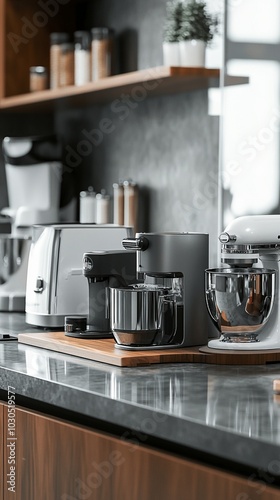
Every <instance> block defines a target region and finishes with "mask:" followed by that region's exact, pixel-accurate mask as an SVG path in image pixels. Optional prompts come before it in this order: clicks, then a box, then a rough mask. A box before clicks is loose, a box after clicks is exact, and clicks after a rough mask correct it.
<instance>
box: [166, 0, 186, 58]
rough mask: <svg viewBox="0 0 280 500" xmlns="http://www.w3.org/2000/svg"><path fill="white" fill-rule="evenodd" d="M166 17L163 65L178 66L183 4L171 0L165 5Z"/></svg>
mask: <svg viewBox="0 0 280 500" xmlns="http://www.w3.org/2000/svg"><path fill="white" fill-rule="evenodd" d="M166 10H167V17H166V23H165V29H164V41H163V64H164V65H165V66H180V59H179V57H180V56H179V40H180V36H181V22H182V15H183V2H181V1H179V2H178V1H176V0H172V1H170V2H167V5H166Z"/></svg>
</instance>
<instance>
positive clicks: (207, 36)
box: [179, 0, 218, 66]
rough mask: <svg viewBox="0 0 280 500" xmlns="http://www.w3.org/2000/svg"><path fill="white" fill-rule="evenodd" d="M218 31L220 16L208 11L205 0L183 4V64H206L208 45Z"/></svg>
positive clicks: (181, 39)
mask: <svg viewBox="0 0 280 500" xmlns="http://www.w3.org/2000/svg"><path fill="white" fill-rule="evenodd" d="M217 31H218V18H217V16H216V15H213V14H210V13H208V12H207V7H206V2H205V1H204V0H189V1H187V2H186V3H184V4H183V10H182V18H181V32H180V37H179V39H180V43H179V45H180V63H181V66H205V50H206V45H207V44H209V43H210V42H211V40H212V39H213V37H214V35H215V33H217Z"/></svg>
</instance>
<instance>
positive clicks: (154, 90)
mask: <svg viewBox="0 0 280 500" xmlns="http://www.w3.org/2000/svg"><path fill="white" fill-rule="evenodd" d="M219 75H220V72H219V70H218V69H212V68H211V69H209V68H179V67H167V66H159V67H155V68H147V69H145V70H140V71H133V72H131V73H126V74H122V75H115V76H110V77H108V78H103V79H100V80H98V81H96V82H92V83H88V84H86V85H84V86H82V87H75V86H69V87H63V88H59V89H53V90H44V91H41V92H33V93H31V94H30V93H29V94H23V95H18V96H15V97H10V98H6V99H4V100H2V101H1V102H0V108H2V109H14V110H20V109H22V110H29V109H32V108H37V109H38V110H44V109H50V108H53V109H57V108H65V107H67V106H70V105H71V106H82V105H88V104H94V103H99V104H100V103H105V102H110V101H113V100H115V99H120V98H121V96H122V94H123V93H130V94H131V98H132V99H133V92H134V90H135V89H137V88H138V85H140V86H141V88H142V89H143V92H144V93H145V92H147V96H153V95H165V94H174V93H180V92H188V91H192V90H199V89H207V88H211V87H218V86H219ZM244 83H248V78H246V77H238V76H227V79H226V85H240V84H244ZM18 93H20V92H18Z"/></svg>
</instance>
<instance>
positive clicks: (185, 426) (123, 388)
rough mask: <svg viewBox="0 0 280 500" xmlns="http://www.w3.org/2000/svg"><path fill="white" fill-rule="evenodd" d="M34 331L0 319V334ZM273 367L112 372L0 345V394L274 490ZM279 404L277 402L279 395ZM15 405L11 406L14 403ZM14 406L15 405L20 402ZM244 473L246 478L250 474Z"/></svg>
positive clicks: (279, 478)
mask: <svg viewBox="0 0 280 500" xmlns="http://www.w3.org/2000/svg"><path fill="white" fill-rule="evenodd" d="M24 331H31V332H32V331H33V332H34V333H35V332H36V331H41V330H36V329H33V328H32V327H30V326H28V325H26V324H25V323H24V315H23V314H8V313H0V333H5V332H9V333H13V334H15V335H17V334H18V333H19V332H24ZM275 378H280V363H277V364H269V365H264V366H221V365H206V364H205V365H203V364H191V363H188V364H187V363H173V364H163V365H152V366H147V367H137V368H119V367H113V366H110V365H107V364H103V363H98V362H94V361H87V360H84V359H81V358H77V357H74V356H70V355H63V354H59V353H55V352H53V351H49V350H45V349H40V348H35V347H30V346H27V345H24V344H18V343H17V342H16V341H4V342H3V341H2V342H0V391H1V399H2V400H3V399H4V400H5V394H7V391H8V386H11V387H14V389H15V392H16V395H17V396H18V398H20V400H21V401H22V398H28V399H26V401H31V400H32V401H36V402H39V403H43V404H48V405H52V407H54V408H56V409H57V415H58V416H59V411H60V410H66V411H70V412H75V414H78V415H81V416H83V417H90V418H92V419H96V421H100V422H101V421H102V422H104V423H106V424H107V425H108V424H109V425H110V424H111V425H115V426H119V428H120V429H123V434H121V437H122V438H125V437H126V436H127V435H128V430H129V436H130V438H129V439H133V440H134V441H136V442H138V443H143V444H150V442H151V440H153V439H154V440H157V441H158V443H161V444H162V447H163V448H166V449H167V450H171V451H172V450H174V447H176V446H177V447H178V449H179V450H180V453H182V454H183V455H185V456H187V457H195V458H196V459H201V460H205V457H206V456H207V457H208V460H209V461H210V463H212V464H217V465H221V464H231V465H230V468H231V466H232V467H233V469H236V470H237V471H240V470H241V471H243V473H244V474H247V477H251V476H250V474H251V473H252V471H254V477H255V478H257V479H259V480H260V481H261V480H266V481H268V482H269V483H270V484H271V485H276V484H280V401H277V396H275V394H274V393H273V380H274V379H275ZM279 398H280V396H279ZM16 402H17V401H16ZM21 404H22V403H21ZM250 471H251V472H250Z"/></svg>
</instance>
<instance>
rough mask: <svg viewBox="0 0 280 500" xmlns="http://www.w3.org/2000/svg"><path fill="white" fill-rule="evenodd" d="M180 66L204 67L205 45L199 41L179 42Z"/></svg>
mask: <svg viewBox="0 0 280 500" xmlns="http://www.w3.org/2000/svg"><path fill="white" fill-rule="evenodd" d="M179 49H180V66H200V67H204V66H205V50H206V43H205V42H202V41H201V40H182V41H181V42H179Z"/></svg>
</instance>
